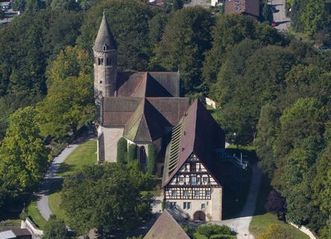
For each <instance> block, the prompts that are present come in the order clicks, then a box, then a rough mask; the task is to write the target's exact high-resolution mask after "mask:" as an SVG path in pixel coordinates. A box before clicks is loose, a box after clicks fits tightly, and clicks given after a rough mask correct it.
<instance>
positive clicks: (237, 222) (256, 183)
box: [216, 165, 262, 239]
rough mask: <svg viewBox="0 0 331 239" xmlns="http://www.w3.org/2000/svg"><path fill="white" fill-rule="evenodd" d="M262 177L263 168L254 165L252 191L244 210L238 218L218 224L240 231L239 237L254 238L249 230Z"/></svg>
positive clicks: (242, 238) (240, 238) (244, 238)
mask: <svg viewBox="0 0 331 239" xmlns="http://www.w3.org/2000/svg"><path fill="white" fill-rule="evenodd" d="M261 177H262V172H261V170H260V169H259V168H258V167H257V166H256V165H255V166H253V170H252V179H251V184H250V191H249V194H248V196H247V200H246V203H245V205H244V208H243V210H242V211H241V212H240V214H239V215H238V216H237V217H236V218H233V219H229V220H223V221H221V222H216V224H219V225H226V226H228V227H230V228H231V229H232V230H234V231H236V232H237V233H238V234H237V238H238V239H254V236H253V235H252V234H251V233H250V232H249V224H250V223H251V221H252V216H253V215H254V212H255V205H256V199H257V196H258V193H259V188H260V182H261Z"/></svg>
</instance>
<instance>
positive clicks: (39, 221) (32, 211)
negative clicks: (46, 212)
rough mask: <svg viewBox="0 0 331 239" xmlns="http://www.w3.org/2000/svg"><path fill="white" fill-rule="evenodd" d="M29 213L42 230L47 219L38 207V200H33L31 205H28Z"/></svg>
mask: <svg viewBox="0 0 331 239" xmlns="http://www.w3.org/2000/svg"><path fill="white" fill-rule="evenodd" d="M27 214H28V215H29V217H30V218H31V219H32V221H33V222H34V223H35V224H36V225H37V226H38V227H39V228H40V229H41V230H42V229H43V228H44V227H45V225H46V223H47V221H46V220H45V219H44V218H43V216H42V215H41V214H40V212H39V210H38V208H37V202H36V201H32V202H31V203H30V204H29V206H28V207H27Z"/></svg>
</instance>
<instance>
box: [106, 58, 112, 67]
mask: <svg viewBox="0 0 331 239" xmlns="http://www.w3.org/2000/svg"><path fill="white" fill-rule="evenodd" d="M106 63H107V64H106V65H107V66H110V65H111V59H110V58H108V57H107V59H106Z"/></svg>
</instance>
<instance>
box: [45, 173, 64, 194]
mask: <svg viewBox="0 0 331 239" xmlns="http://www.w3.org/2000/svg"><path fill="white" fill-rule="evenodd" d="M62 185H63V178H60V177H57V178H48V179H45V180H44V182H43V183H42V184H41V186H40V190H39V194H45V195H50V194H53V193H55V192H59V191H61V190H62Z"/></svg>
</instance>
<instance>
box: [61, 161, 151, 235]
mask: <svg viewBox="0 0 331 239" xmlns="http://www.w3.org/2000/svg"><path fill="white" fill-rule="evenodd" d="M151 187H152V181H151V178H149V177H148V176H147V175H144V174H143V173H141V172H139V170H136V169H132V168H131V169H128V168H124V167H122V166H119V165H118V164H105V165H101V166H92V167H89V168H86V169H85V170H84V171H83V172H81V173H78V174H77V175H74V176H72V177H70V178H67V179H66V180H65V183H64V193H63V207H64V209H65V210H66V212H67V215H68V218H69V222H70V225H71V226H72V227H73V228H74V229H76V230H78V231H79V232H86V231H88V230H89V229H91V228H97V229H98V230H99V231H101V232H102V233H104V234H112V233H115V232H116V231H118V230H121V231H126V232H129V231H130V230H134V229H136V228H137V226H139V225H140V224H141V222H142V221H143V220H144V219H146V218H147V217H148V216H149V215H150V210H151V208H150V198H149V196H147V194H142V193H141V192H142V191H146V190H151Z"/></svg>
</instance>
